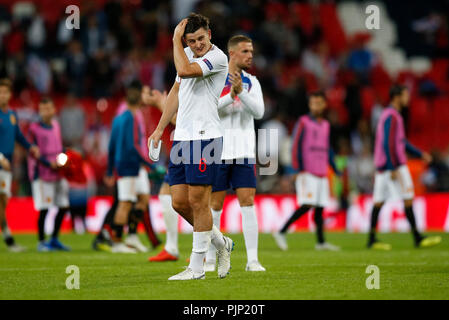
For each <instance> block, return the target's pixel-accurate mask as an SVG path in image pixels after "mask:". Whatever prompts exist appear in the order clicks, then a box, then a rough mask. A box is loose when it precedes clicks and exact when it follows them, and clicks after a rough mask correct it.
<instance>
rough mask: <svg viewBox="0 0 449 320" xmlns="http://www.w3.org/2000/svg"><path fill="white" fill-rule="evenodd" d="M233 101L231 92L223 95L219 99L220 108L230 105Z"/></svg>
mask: <svg viewBox="0 0 449 320" xmlns="http://www.w3.org/2000/svg"><path fill="white" fill-rule="evenodd" d="M233 102H234V100H233V99H232V97H231V94H230V93H228V94H227V95H224V96H223V97H221V98H220V99H219V100H218V110H220V109H223V108H225V107H227V106H229V105H230V104H232V103H233Z"/></svg>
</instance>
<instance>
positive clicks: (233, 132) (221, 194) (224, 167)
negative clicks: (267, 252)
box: [205, 35, 265, 271]
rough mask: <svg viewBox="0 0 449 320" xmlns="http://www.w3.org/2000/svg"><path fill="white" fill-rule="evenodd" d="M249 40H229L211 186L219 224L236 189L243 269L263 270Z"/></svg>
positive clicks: (258, 95)
mask: <svg viewBox="0 0 449 320" xmlns="http://www.w3.org/2000/svg"><path fill="white" fill-rule="evenodd" d="M253 51H254V50H253V44H252V40H251V39H250V38H248V37H246V36H243V35H237V36H233V37H232V38H231V39H229V41H228V53H229V75H228V78H227V79H226V84H225V87H224V89H223V91H222V93H221V98H220V101H219V103H218V113H219V115H220V119H221V123H222V125H223V127H224V130H225V133H224V136H223V154H222V157H221V158H222V161H223V163H222V164H221V165H220V168H219V171H218V177H217V180H216V182H215V185H214V186H213V188H212V198H211V207H212V217H213V219H214V224H215V225H216V226H217V227H218V228H219V227H220V217H221V213H222V212H223V202H224V199H225V197H226V190H228V189H229V188H231V187H232V188H233V189H234V190H235V191H236V194H237V198H238V200H239V204H240V208H241V209H242V228H243V235H244V238H245V246H246V253H247V258H248V259H247V260H248V261H247V264H246V271H265V268H264V267H263V266H262V265H261V264H260V263H259V260H258V257H257V246H258V237H259V230H258V229H259V228H258V224H257V216H256V211H255V208H254V196H255V194H256V170H255V164H256V136H255V131H254V119H261V118H262V117H263V114H264V102H263V95H262V89H261V87H260V83H259V81H258V80H257V78H256V77H255V76H253V75H251V74H249V73H247V72H245V71H244V70H245V69H249V68H250V67H251V64H252V59H253ZM215 263H216V260H215V248H214V247H213V246H210V249H209V251H208V253H207V255H206V264H205V269H206V271H214V270H215Z"/></svg>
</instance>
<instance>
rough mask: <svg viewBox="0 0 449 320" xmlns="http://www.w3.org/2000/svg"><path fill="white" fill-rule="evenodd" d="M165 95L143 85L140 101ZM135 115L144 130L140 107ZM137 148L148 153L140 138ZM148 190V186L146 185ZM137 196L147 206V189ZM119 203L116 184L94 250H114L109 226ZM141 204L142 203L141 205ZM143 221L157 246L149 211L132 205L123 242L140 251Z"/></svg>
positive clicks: (142, 248) (156, 100) (142, 249)
mask: <svg viewBox="0 0 449 320" xmlns="http://www.w3.org/2000/svg"><path fill="white" fill-rule="evenodd" d="M165 97H166V94H165V93H164V94H162V93H160V92H159V91H157V90H153V91H151V90H150V88H149V87H148V86H143V88H142V97H141V98H142V103H143V105H155V104H156V103H160V101H163V100H164V99H165ZM124 106H125V108H123V107H120V108H119V110H118V112H117V113H118V114H119V115H120V114H122V113H123V112H125V111H126V104H124ZM135 115H136V121H137V122H138V126H139V130H140V132H145V123H144V118H143V114H142V112H141V110H140V109H138V110H136V112H135ZM142 137H143V139H144V140H146V138H145V136H144V135H142ZM139 148H140V150H141V154H142V156H143V157H145V160H148V159H146V154H148V150H147V149H146V141H145V142H144V143H143V144H142V140H140V144H139ZM149 166H150V168H151V169H152V170H153V171H159V170H160V168H159V167H160V166H157V165H153V164H149ZM142 170H145V169H144V168H141V169H140V172H139V174H140V175H141V176H140V178H139V179H141V181H142V183H143V184H145V185H146V182H145V183H144V182H143V181H144V180H147V181H148V175H147V174H146V171H145V175H146V177H145V178H144V177H143V173H142ZM143 189H144V190H143V191H146V188H143ZM148 190H149V187H148ZM137 197H138V198H140V199H142V198H143V202H147V206H148V200H147V199H149V191H148V194H145V193H143V194H137ZM118 204H119V199H118V190H117V186H116V187H115V189H114V202H113V204H112V206H111V207H110V208H109V210H108V212H107V213H106V215H105V218H104V220H103V224H102V227H101V229H100V231H99V232H98V233H97V236H96V237H95V239H94V242H93V244H92V247H93V248H94V249H95V250H100V251H108V252H109V251H114V252H116V250H115V249H113V248H112V246H113V242H112V239H111V237H112V236H113V231H112V229H111V226H113V221H114V217H115V214H116V212H117V207H118ZM142 206H143V205H142ZM141 221H142V222H143V225H144V228H145V232H146V234H147V236H148V240H149V241H150V243H151V244H152V246H153V248H155V247H157V246H158V245H159V244H160V240H159V239H158V238H157V236H156V234H155V233H154V230H153V226H152V223H151V219H150V215H149V213H148V212H147V213H141V212H140V210H135V206H134V207H133V209H132V210H131V212H130V214H129V218H128V237H127V238H126V239H125V244H126V245H127V246H129V247H131V248H134V249H136V250H137V251H140V252H147V251H148V248H147V247H146V246H145V245H143V244H142V243H141V242H140V240H139V238H138V236H137V227H138V224H139V222H141Z"/></svg>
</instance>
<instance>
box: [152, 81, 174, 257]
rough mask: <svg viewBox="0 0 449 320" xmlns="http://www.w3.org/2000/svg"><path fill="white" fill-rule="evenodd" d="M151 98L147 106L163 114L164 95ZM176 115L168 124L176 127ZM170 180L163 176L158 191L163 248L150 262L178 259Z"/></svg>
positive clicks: (154, 95) (157, 93) (153, 95)
mask: <svg viewBox="0 0 449 320" xmlns="http://www.w3.org/2000/svg"><path fill="white" fill-rule="evenodd" d="M150 97H151V98H152V100H151V101H149V100H147V101H148V104H151V105H154V106H156V107H157V108H158V109H159V110H160V111H161V112H164V105H165V99H166V98H167V95H166V93H165V92H164V93H161V92H160V91H158V90H152V91H151V96H148V98H147V99H149V98H150ZM176 115H177V113H175V115H174V116H173V118H172V119H171V121H170V123H171V124H173V125H176ZM169 182H170V179H169V175H168V173H167V174H166V175H165V176H164V181H163V182H162V185H161V188H160V190H159V201H160V203H161V207H162V215H163V217H164V223H165V230H166V234H165V246H164V249H162V251H160V252H159V253H158V254H157V255H155V256H152V257H149V258H148V261H150V262H164V261H177V260H178V259H179V248H178V220H179V219H178V218H179V216H178V213H177V212H176V211H175V209H173V206H172V197H171V194H170V184H169Z"/></svg>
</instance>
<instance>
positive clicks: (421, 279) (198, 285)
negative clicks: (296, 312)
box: [0, 233, 449, 300]
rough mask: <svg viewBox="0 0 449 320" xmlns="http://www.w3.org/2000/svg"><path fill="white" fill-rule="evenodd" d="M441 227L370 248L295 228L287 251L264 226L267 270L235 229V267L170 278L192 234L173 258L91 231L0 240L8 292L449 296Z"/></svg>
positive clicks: (17, 295)
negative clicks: (45, 242)
mask: <svg viewBox="0 0 449 320" xmlns="http://www.w3.org/2000/svg"><path fill="white" fill-rule="evenodd" d="M440 235H441V236H442V237H443V242H442V243H441V244H440V245H439V246H437V247H434V248H428V249H415V248H413V246H412V239H411V235H410V234H397V233H396V234H381V235H380V238H381V239H382V240H383V241H385V242H389V243H391V244H392V245H393V250H392V251H389V252H380V251H368V250H366V249H365V247H364V246H365V242H366V235H365V234H347V233H328V234H327V238H328V239H327V240H328V241H329V242H332V243H335V244H337V245H340V246H341V247H342V251H340V252H317V251H315V250H314V243H315V242H314V241H315V236H314V234H311V233H292V234H289V235H288V242H289V246H290V247H289V250H288V251H287V252H282V251H280V250H279V249H278V248H277V247H276V245H275V243H274V240H273V239H272V237H271V235H269V234H261V235H260V240H259V259H260V261H261V263H262V264H263V265H264V266H265V267H266V269H267V271H266V272H259V273H257V272H256V273H250V272H246V271H245V264H246V252H245V244H244V240H243V236H242V235H241V234H234V235H231V237H232V238H233V239H234V241H235V250H234V252H233V254H232V269H231V273H230V275H229V276H228V277H227V278H225V279H218V278H217V275H216V273H207V274H206V280H202V281H167V278H168V277H170V276H172V275H173V274H175V273H178V272H180V271H182V267H183V266H185V265H186V264H187V263H186V258H188V256H189V252H190V250H191V243H192V235H180V251H181V257H180V260H179V261H177V262H165V263H150V262H148V261H147V257H148V256H149V255H153V254H155V253H156V252H157V251H152V252H150V253H149V254H135V255H124V254H111V253H105V252H95V251H93V250H92V249H91V241H92V239H93V235H90V234H89V235H82V236H80V235H74V234H64V235H62V236H61V240H62V241H63V242H64V243H66V244H68V245H70V246H71V247H72V249H73V251H72V252H67V253H66V252H48V253H38V252H37V251H36V236H35V235H17V236H16V241H17V242H19V243H21V244H23V245H25V246H28V251H27V252H25V253H9V252H8V251H7V250H6V248H5V246H4V245H3V244H2V245H1V246H0V299H139V300H140V299H164V300H165V299H282V300H284V299H448V298H449V234H440ZM140 236H141V238H142V240H143V241H144V243H147V241H146V240H145V237H144V235H143V234H141V235H140ZM161 237H164V236H163V235H162V236H161ZM158 250H159V248H158ZM69 265H76V266H78V267H79V270H80V289H79V290H68V289H67V288H66V286H65V282H66V278H67V276H69V275H68V274H66V272H65V271H66V267H67V266H69ZM368 265H376V266H378V267H379V270H380V289H378V290H376V289H372V290H368V289H367V288H366V285H365V282H366V279H367V277H369V276H370V274H367V273H366V272H365V271H366V268H367V266H368Z"/></svg>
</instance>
